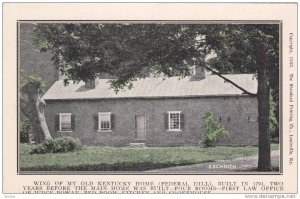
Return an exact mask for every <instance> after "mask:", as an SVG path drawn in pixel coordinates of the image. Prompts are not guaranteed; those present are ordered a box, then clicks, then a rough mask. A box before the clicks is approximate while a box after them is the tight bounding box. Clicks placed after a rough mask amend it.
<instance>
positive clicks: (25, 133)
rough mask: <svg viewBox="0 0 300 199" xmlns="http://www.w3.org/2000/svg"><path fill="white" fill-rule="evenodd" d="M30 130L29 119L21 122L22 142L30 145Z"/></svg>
mask: <svg viewBox="0 0 300 199" xmlns="http://www.w3.org/2000/svg"><path fill="white" fill-rule="evenodd" d="M29 129H30V122H29V120H28V119H27V118H25V119H24V120H23V121H21V122H20V142H21V143H28V142H29Z"/></svg>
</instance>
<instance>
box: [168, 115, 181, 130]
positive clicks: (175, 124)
mask: <svg viewBox="0 0 300 199" xmlns="http://www.w3.org/2000/svg"><path fill="white" fill-rule="evenodd" d="M180 118H181V111H169V112H168V122H169V130H170V131H179V130H181V125H180V122H181V121H180Z"/></svg>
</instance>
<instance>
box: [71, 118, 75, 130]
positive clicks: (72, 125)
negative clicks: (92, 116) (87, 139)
mask: <svg viewBox="0 0 300 199" xmlns="http://www.w3.org/2000/svg"><path fill="white" fill-rule="evenodd" d="M71 130H72V131H75V115H74V114H72V115H71Z"/></svg>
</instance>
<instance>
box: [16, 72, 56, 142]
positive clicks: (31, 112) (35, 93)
mask: <svg viewBox="0 0 300 199" xmlns="http://www.w3.org/2000/svg"><path fill="white" fill-rule="evenodd" d="M43 88H44V84H43V82H42V80H41V78H39V77H37V76H28V77H26V78H24V79H23V80H22V82H21V86H20V91H21V92H20V108H21V110H22V112H23V113H24V115H25V116H26V117H27V118H28V119H29V121H30V124H31V127H32V131H33V133H34V138H35V142H36V143H40V142H42V141H44V140H49V139H52V137H51V134H50V132H49V130H48V126H47V123H46V119H45V115H44V106H45V102H44V100H42V99H41V97H40V96H41V94H42V93H43Z"/></svg>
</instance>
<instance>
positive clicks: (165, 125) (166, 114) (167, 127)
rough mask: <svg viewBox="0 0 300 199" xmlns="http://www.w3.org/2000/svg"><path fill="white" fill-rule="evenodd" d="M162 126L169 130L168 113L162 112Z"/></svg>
mask: <svg viewBox="0 0 300 199" xmlns="http://www.w3.org/2000/svg"><path fill="white" fill-rule="evenodd" d="M164 127H165V130H169V114H168V113H164Z"/></svg>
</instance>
